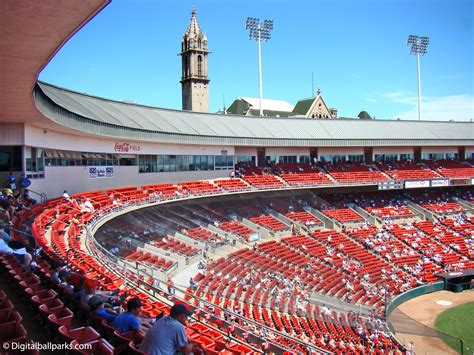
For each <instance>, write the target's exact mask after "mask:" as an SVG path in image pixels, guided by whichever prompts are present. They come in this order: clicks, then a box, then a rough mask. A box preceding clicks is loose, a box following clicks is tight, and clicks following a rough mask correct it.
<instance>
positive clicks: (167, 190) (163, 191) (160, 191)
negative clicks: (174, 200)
mask: <svg viewBox="0 0 474 355" xmlns="http://www.w3.org/2000/svg"><path fill="white" fill-rule="evenodd" d="M142 190H143V191H148V192H149V193H150V194H155V195H156V196H157V197H160V198H164V199H166V198H171V197H175V196H177V195H178V190H177V187H176V186H175V185H172V184H151V185H143V186H142Z"/></svg>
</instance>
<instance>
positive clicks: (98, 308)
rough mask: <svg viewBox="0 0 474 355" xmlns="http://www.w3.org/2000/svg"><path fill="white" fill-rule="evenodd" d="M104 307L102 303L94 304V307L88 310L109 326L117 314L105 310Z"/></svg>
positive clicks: (107, 309)
mask: <svg viewBox="0 0 474 355" xmlns="http://www.w3.org/2000/svg"><path fill="white" fill-rule="evenodd" d="M104 305H105V303H104V302H98V303H95V304H94V305H91V306H90V310H91V312H92V313H93V314H95V315H96V316H99V317H101V318H104V319H105V320H106V321H107V323H108V324H111V323H113V321H114V320H115V319H116V318H117V312H115V311H114V310H112V309H111V308H105V307H104Z"/></svg>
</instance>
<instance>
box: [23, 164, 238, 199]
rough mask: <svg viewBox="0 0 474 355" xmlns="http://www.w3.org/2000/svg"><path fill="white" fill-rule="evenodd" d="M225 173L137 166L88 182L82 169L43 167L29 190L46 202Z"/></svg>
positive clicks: (213, 176)
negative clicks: (148, 169)
mask: <svg viewBox="0 0 474 355" xmlns="http://www.w3.org/2000/svg"><path fill="white" fill-rule="evenodd" d="M229 175H230V171H229V170H215V171H181V172H172V173H146V174H139V173H138V166H116V167H114V176H113V177H112V178H109V179H89V176H88V170H87V167H85V166H64V167H50V166H47V167H45V179H32V181H31V186H30V189H31V190H33V191H36V192H44V193H45V194H46V195H47V196H48V199H50V198H54V197H57V196H60V195H61V194H62V193H63V191H64V190H67V191H68V192H69V193H75V192H82V191H91V190H106V189H109V188H112V187H119V186H133V185H134V186H141V185H145V184H160V183H175V182H179V181H191V180H203V179H214V178H219V177H229Z"/></svg>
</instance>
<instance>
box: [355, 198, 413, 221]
mask: <svg viewBox="0 0 474 355" xmlns="http://www.w3.org/2000/svg"><path fill="white" fill-rule="evenodd" d="M354 202H355V203H356V204H358V205H359V206H360V207H362V208H364V209H365V210H366V211H367V212H369V213H371V214H373V215H374V216H377V217H380V218H411V217H415V215H414V214H413V212H412V211H411V210H410V209H409V208H408V207H407V206H406V203H405V200H404V198H403V196H395V197H393V196H392V195H389V194H383V192H374V193H364V194H362V195H357V196H356V197H355V199H354Z"/></svg>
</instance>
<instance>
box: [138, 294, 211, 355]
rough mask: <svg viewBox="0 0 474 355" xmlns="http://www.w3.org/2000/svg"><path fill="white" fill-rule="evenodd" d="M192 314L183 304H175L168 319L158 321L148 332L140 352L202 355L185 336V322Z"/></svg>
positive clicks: (163, 318)
mask: <svg viewBox="0 0 474 355" xmlns="http://www.w3.org/2000/svg"><path fill="white" fill-rule="evenodd" d="M192 314H193V312H191V311H190V310H189V309H188V308H187V307H186V306H185V305H184V304H182V303H179V304H175V305H174V306H173V307H171V310H170V315H169V316H168V317H162V318H160V319H158V320H157V321H156V323H155V324H154V325H153V326H152V327H151V328H150V329H149V330H148V332H147V333H146V335H145V338H144V339H143V343H142V345H141V346H140V351H143V352H144V353H146V354H148V355H161V354H174V353H176V352H177V351H179V352H182V353H183V354H190V353H194V354H199V353H202V354H204V352H203V351H202V349H199V347H198V346H197V345H196V344H191V343H189V342H188V338H187V336H186V331H185V324H186V320H187V319H188V317H189V316H191V315H192Z"/></svg>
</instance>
